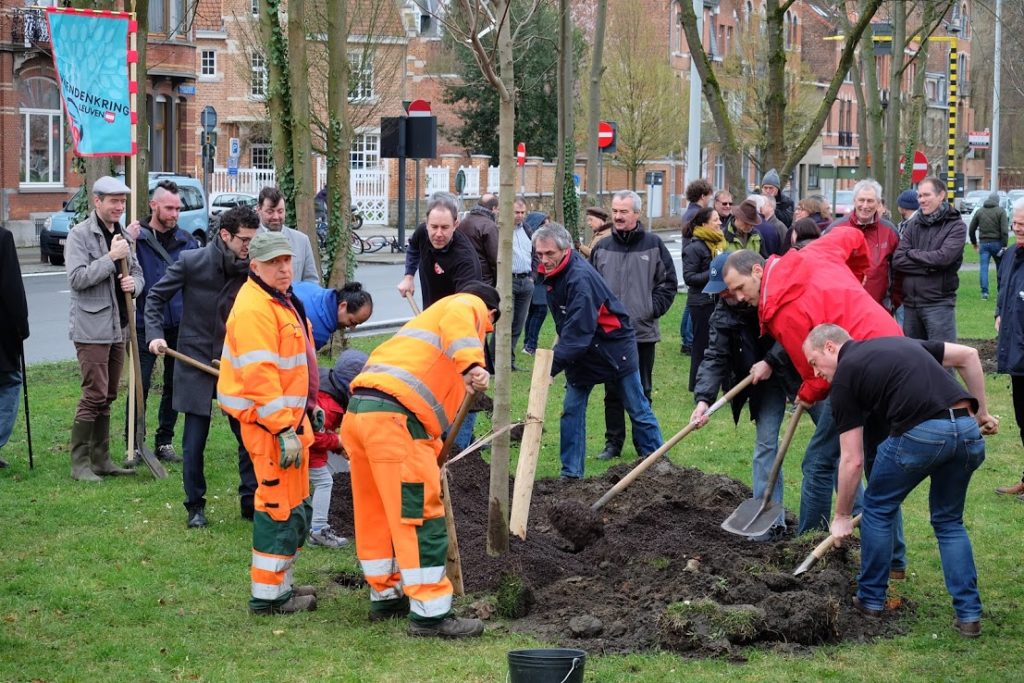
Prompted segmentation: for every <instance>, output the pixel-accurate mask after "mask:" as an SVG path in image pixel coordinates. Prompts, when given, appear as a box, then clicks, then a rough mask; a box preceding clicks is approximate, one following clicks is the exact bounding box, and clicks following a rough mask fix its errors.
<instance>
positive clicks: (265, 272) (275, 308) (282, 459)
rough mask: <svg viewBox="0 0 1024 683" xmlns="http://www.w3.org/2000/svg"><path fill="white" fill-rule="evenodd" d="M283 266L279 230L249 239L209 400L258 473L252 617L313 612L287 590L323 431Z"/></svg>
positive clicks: (308, 342) (285, 258)
mask: <svg viewBox="0 0 1024 683" xmlns="http://www.w3.org/2000/svg"><path fill="white" fill-rule="evenodd" d="M291 260H292V249H291V246H290V244H289V243H288V240H287V239H286V238H285V237H284V236H283V235H282V234H281V233H276V232H267V233H264V234H260V235H257V236H256V237H254V238H253V240H252V243H251V244H250V245H249V261H250V269H251V270H250V273H249V279H248V280H246V282H245V284H244V285H242V288H241V290H239V292H238V297H237V298H236V299H235V304H234V307H233V308H232V309H231V314H230V315H229V316H228V320H227V333H226V335H225V337H224V351H223V353H222V354H221V359H220V378H219V379H218V381H217V401H218V402H219V403H220V407H221V408H222V409H223V410H224V411H225V412H227V413H228V414H229V415H231V416H233V417H235V418H236V419H237V420H238V421H239V422H240V423H241V428H242V441H243V442H244V443H245V447H246V448H247V449H248V450H249V457H250V458H252V463H253V469H254V470H255V472H256V480H257V488H256V497H255V515H254V517H253V527H252V568H251V572H250V573H251V577H252V599H251V600H250V601H249V609H250V611H252V613H254V614H289V613H292V612H301V611H305V610H312V609H316V595H315V591H313V589H312V587H311V586H305V587H303V586H299V587H296V588H295V589H294V590H293V588H292V567H293V566H294V564H295V558H296V557H297V556H298V552H299V549H300V548H301V547H302V544H303V541H304V540H305V538H306V534H307V533H308V532H309V524H310V518H311V516H312V506H311V505H310V502H309V446H310V444H311V443H313V430H314V429H319V428H321V427H322V426H323V410H322V409H320V408H318V407H316V405H317V404H316V394H317V391H318V389H319V386H318V385H319V374H318V372H317V369H316V352H315V350H314V347H313V331H312V328H311V327H310V325H309V321H308V320H307V319H306V315H305V311H304V310H303V308H302V304H301V303H300V302H299V300H298V298H297V297H292V296H291V282H292V265H291ZM307 415H308V417H307ZM318 422H319V425H318V424H317V423H318Z"/></svg>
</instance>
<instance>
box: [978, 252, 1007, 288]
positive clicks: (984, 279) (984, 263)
mask: <svg viewBox="0 0 1024 683" xmlns="http://www.w3.org/2000/svg"><path fill="white" fill-rule="evenodd" d="M1005 246H1006V245H1005V244H999V242H982V243H981V244H980V245H979V246H978V255H979V257H980V258H981V273H980V277H981V293H982V294H988V257H989V256H991V257H992V260H993V261H995V262H996V271H997V272H998V270H999V256H997V254H998V253H999V250H1000V249H1003V248H1004V247H1005ZM998 286H999V278H998V277H997V278H996V287H998Z"/></svg>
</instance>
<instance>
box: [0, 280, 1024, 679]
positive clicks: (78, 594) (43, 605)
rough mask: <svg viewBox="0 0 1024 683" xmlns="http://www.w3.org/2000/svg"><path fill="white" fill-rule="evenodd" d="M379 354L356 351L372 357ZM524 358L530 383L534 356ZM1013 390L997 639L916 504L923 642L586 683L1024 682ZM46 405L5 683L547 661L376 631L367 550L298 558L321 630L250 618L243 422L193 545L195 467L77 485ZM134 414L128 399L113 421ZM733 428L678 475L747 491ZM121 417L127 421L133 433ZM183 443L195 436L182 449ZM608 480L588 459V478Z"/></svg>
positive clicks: (642, 668) (993, 524)
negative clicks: (184, 476)
mask: <svg viewBox="0 0 1024 683" xmlns="http://www.w3.org/2000/svg"><path fill="white" fill-rule="evenodd" d="M977 278H978V274H977V271H971V272H964V273H963V274H962V277H961V292H962V294H963V295H962V297H961V304H960V307H959V310H958V320H959V328H960V335H961V336H962V337H965V338H991V337H992V336H993V328H992V311H993V306H994V301H993V300H989V301H981V300H980V297H979V295H978V281H977ZM683 301H684V299H683V298H682V297H680V299H679V301H678V302H677V303H676V305H675V306H674V307H673V309H672V311H671V312H670V314H669V315H668V316H666V318H665V319H664V321H663V323H662V331H663V334H664V339H663V343H662V344H660V346H659V350H658V354H659V356H658V360H657V364H656V369H655V390H656V396H655V401H654V408H655V411H656V413H657V414H658V417H659V419H660V420H661V424H662V428H663V431H664V432H665V435H666V437H667V436H668V435H670V434H672V433H674V432H676V431H678V430H679V429H681V428H682V427H683V426H684V424H685V422H686V419H687V418H688V417H689V414H690V411H691V410H692V397H691V396H690V395H689V393H688V392H687V391H686V390H685V386H686V376H687V370H688V359H687V358H685V357H682V356H680V355H679V353H678V351H679V338H678V325H679V317H680V314H681V312H682V304H683ZM544 335H545V336H544V338H543V339H542V342H543V341H546V343H550V341H551V338H552V335H553V330H552V326H551V322H550V319H549V320H548V323H547V326H546V327H545V330H544ZM379 341H380V339H359V340H356V342H355V343H356V345H357V346H359V347H362V348H366V349H369V348H371V347H372V346H373V345H374V344H375V343H378V342H379ZM542 345H543V344H542ZM519 360H520V363H521V365H523V366H525V367H526V368H529V367H530V359H529V358H528V357H524V356H522V355H520V359H519ZM156 377H159V374H157V375H156ZM529 383H530V374H529V372H519V373H515V374H514V375H513V384H514V391H513V406H514V411H515V414H517V415H522V414H523V412H525V407H526V400H527V394H528V389H529ZM1008 386H1009V381H1008V378H1007V377H1005V376H990V377H989V378H988V391H989V399H990V403H991V410H992V412H993V413H994V414H996V415H1000V416H1002V431H1001V433H1000V434H999V435H997V436H995V437H991V438H989V439H988V440H987V443H988V458H987V462H986V463H985V465H984V466H983V467H982V468H981V469H980V470H979V471H978V472H977V473H976V475H975V476H974V479H973V482H972V485H971V490H970V493H969V500H968V506H967V511H966V515H965V517H966V522H967V524H968V527H969V529H970V532H971V536H972V540H973V542H974V551H975V557H976V561H977V564H978V572H979V581H980V587H981V592H982V599H983V601H984V604H985V612H984V620H983V624H984V633H983V635H982V637H981V638H980V639H977V640H973V641H968V640H965V639H962V638H960V637H959V636H957V635H956V634H955V633H954V632H953V630H952V629H951V628H950V624H951V621H952V611H951V607H950V605H949V597H948V595H947V594H946V592H945V588H944V585H943V581H942V574H941V571H940V566H939V559H938V553H937V550H936V543H935V540H934V537H933V536H932V533H931V527H930V526H929V525H928V521H927V491H926V490H918V491H916V492H915V493H914V494H913V495H912V497H911V498H910V499H909V501H908V503H907V505H906V507H905V512H904V515H905V520H906V534H907V541H908V546H909V552H908V556H909V560H910V576H909V579H908V580H907V581H906V582H905V584H904V585H902V586H899V587H898V590H899V591H900V593H901V594H903V595H906V596H907V597H909V598H910V599H911V600H912V601H913V603H914V604H916V606H917V609H916V612H915V613H913V614H911V615H908V616H907V623H908V624H909V627H910V631H909V633H908V634H907V635H905V636H901V637H899V638H895V639H892V640H884V641H879V642H876V643H850V644H844V645H841V646H836V647H827V648H819V649H818V650H816V651H814V652H813V653H812V654H803V655H780V654H768V653H764V652H760V651H757V650H751V651H750V652H749V661H748V662H747V663H745V664H736V663H729V662H726V661H720V660H688V659H683V658H680V657H677V656H675V655H671V654H661V653H649V654H635V655H629V656H608V657H599V656H593V655H592V656H590V657H589V658H588V661H587V664H586V670H587V680H588V681H626V680H629V681H679V680H687V679H689V680H729V681H739V680H743V681H796V680H841V681H860V680H863V681H940V680H964V679H968V680H974V681H989V680H992V681H995V680H1000V681H1001V680H1013V679H1015V678H1016V676H1017V675H1019V673H1018V674H1014V673H1013V672H1014V671H1017V672H1020V671H1021V670H1024V647H1022V646H1024V615H1022V612H1021V610H1020V607H1021V604H1022V603H1024V571H1022V569H1021V567H1022V563H1021V561H1020V553H1021V547H1022V545H1021V542H1020V537H1019V536H1018V535H1017V534H1018V533H1019V532H1020V529H1021V528H1022V526H1024V504H1021V503H1020V502H1018V501H1016V500H1014V499H1012V498H1010V499H1006V498H1002V497H997V496H996V495H995V494H994V493H993V492H992V489H993V488H994V487H995V486H998V485H1002V484H1007V483H1011V482H1013V481H1016V480H1017V478H1018V477H1020V474H1021V468H1022V466H1024V457H1022V454H1021V447H1020V440H1019V437H1018V433H1017V429H1016V427H1015V425H1014V423H1013V411H1012V406H1011V399H1010V393H1009V388H1008ZM29 390H30V395H31V397H32V424H33V427H34V429H33V437H34V440H35V444H34V445H35V461H36V467H35V469H34V470H32V471H30V470H29V469H28V465H27V450H26V443H25V433H24V420H23V417H22V416H19V418H20V419H19V423H18V426H17V427H16V430H15V433H14V436H13V437H12V440H11V442H10V444H9V445H8V447H7V448H5V449H4V452H3V455H4V457H6V458H7V459H8V460H10V461H12V463H13V465H12V467H11V468H9V469H6V470H0V519H2V520H3V525H4V527H3V534H2V538H3V540H2V542H0V577H2V583H0V681H8V680H10V681H29V680H32V681H36V680H39V681H115V680H120V681H173V680H187V681H247V680H268V679H273V680H276V681H309V680H322V681H401V682H408V681H467V682H468V681H501V680H504V679H505V673H506V659H505V655H506V652H507V651H508V650H510V649H514V648H519V647H532V646H537V645H538V644H537V643H536V642H534V641H532V640H530V639H529V638H526V637H524V636H521V635H514V634H510V633H509V632H508V630H507V629H506V628H504V627H503V626H502V624H501V623H500V622H490V623H489V627H488V632H487V633H486V634H485V635H484V637H483V638H481V639H479V640H477V641H474V642H469V643H466V642H459V643H448V642H438V641H434V640H418V639H412V638H409V637H407V636H406V635H405V631H404V628H405V626H404V624H402V623H388V624H377V625H372V626H371V625H370V624H369V623H367V621H366V618H365V613H366V609H367V604H368V600H367V595H366V592H365V590H356V589H350V588H345V587H342V586H340V585H337V584H334V583H333V582H332V577H333V576H334V575H335V574H336V573H338V572H339V571H342V570H350V571H351V570H354V569H355V567H356V564H355V561H354V553H353V551H352V550H351V548H349V549H345V550H341V551H332V550H325V549H321V548H313V549H310V550H308V551H307V552H305V553H303V555H302V557H301V559H300V560H299V562H298V565H297V567H296V581H297V582H298V583H313V584H316V585H317V586H319V587H320V589H321V592H320V596H321V599H320V608H319V610H318V611H317V612H314V613H309V614H302V615H297V616H292V617H277V618H261V619H257V618H253V617H251V616H249V615H248V613H247V612H246V610H245V604H246V600H247V597H248V588H249V582H248V564H249V556H250V527H249V525H248V524H247V523H245V522H243V521H242V520H241V519H240V518H239V516H238V505H237V500H236V495H235V487H236V486H237V472H236V469H235V464H234V463H235V457H236V456H235V451H234V447H233V445H234V441H233V439H232V437H231V434H230V432H229V430H228V428H227V424H226V421H224V420H223V419H216V420H215V421H214V428H213V429H212V431H211V435H210V443H209V445H208V448H207V476H208V485H209V491H208V500H209V502H208V508H207V516H208V517H209V520H210V527H209V528H207V529H205V530H199V531H190V530H186V528H185V511H184V508H183V507H182V505H181V500H182V490H181V477H180V466H171V467H169V468H168V469H169V470H170V477H168V478H167V479H166V480H163V481H157V480H154V479H153V478H152V477H150V476H149V474H148V473H144V472H140V473H139V475H138V476H135V477H131V478H122V479H115V480H108V481H106V482H104V483H102V484H99V485H88V484H85V483H78V482H74V481H72V480H71V479H70V478H69V476H68V473H69V458H68V454H67V453H68V440H69V430H70V425H71V420H72V415H73V412H74V406H75V402H76V400H77V397H78V374H77V368H76V366H75V364H74V363H59V364H48V365H38V366H33V367H32V368H30V370H29ZM562 394H563V389H562V387H561V382H556V383H555V385H554V386H553V387H552V391H551V396H550V398H549V404H548V411H547V415H548V423H549V428H548V429H547V431H546V432H545V435H544V445H543V451H542V455H541V463H540V466H539V468H538V476H541V477H550V476H556V475H557V473H558V445H557V444H558V429H557V416H558V413H559V406H560V404H561V399H562ZM601 397H602V394H601V391H600V390H597V391H595V392H594V396H593V400H592V401H591V409H590V414H589V416H588V428H589V429H588V446H587V451H588V453H590V454H596V453H597V452H598V451H599V450H600V449H601V446H602V445H603V443H602V441H603V438H602V432H603V429H602V427H603V415H602V412H601V403H602V402H601ZM123 409H124V408H123V398H122V399H121V400H119V401H118V403H117V404H116V405H115V409H114V414H115V416H120V415H123ZM727 412H728V411H723V412H722V413H720V414H719V415H718V416H717V417H715V418H713V419H712V421H711V424H710V425H709V426H708V427H707V428H706V429H704V430H701V431H700V432H697V433H696V434H694V435H692V436H690V437H688V438H687V439H686V440H684V441H683V442H682V443H681V444H679V446H677V447H676V449H675V450H674V452H673V453H672V455H671V457H672V460H673V461H674V462H676V463H677V464H679V465H688V466H695V467H700V468H702V469H704V470H706V471H712V472H723V473H726V474H728V475H730V476H733V477H736V478H738V479H740V480H743V481H749V477H750V472H749V470H750V454H751V451H752V444H753V434H754V430H753V425H752V424H751V423H750V422H749V421H746V420H745V419H744V420H742V421H741V422H740V424H739V425H736V426H734V425H733V424H732V423H731V420H730V419H729V418H728V416H727ZM151 413H155V411H151ZM151 418H155V415H151ZM121 419H122V418H119V417H116V418H115V426H114V433H115V434H117V433H119V430H120V428H121V427H120V423H121ZM151 422H154V424H153V427H155V421H154V420H152V419H151ZM485 422H486V421H485V420H481V425H480V426H481V427H486V423H485ZM180 427H181V421H179V434H178V438H179V439H180ZM811 429H812V426H811V423H810V421H805V423H804V424H802V425H801V427H800V429H799V431H798V433H797V439H796V442H795V443H794V446H793V448H792V449H791V450H790V453H791V455H790V457H789V459H788V461H787V462H786V466H785V470H784V480H785V486H786V494H785V495H786V503H787V507H788V508H789V509H795V507H796V505H797V504H798V502H799V492H800V491H799V485H800V457H799V455H798V454H800V453H802V450H803V447H804V446H805V445H806V442H807V439H808V438H809V436H810V434H811ZM627 455H631V454H627ZM606 467H607V465H606V464H604V463H600V462H598V461H596V460H593V459H592V458H591V459H588V461H587V471H588V473H589V474H593V473H596V472H602V471H604V469H606ZM513 470H514V465H513ZM453 476H458V469H457V465H456V466H455V468H453ZM465 571H466V572H467V573H469V572H472V571H473V568H472V567H466V568H465ZM470 599H471V598H470Z"/></svg>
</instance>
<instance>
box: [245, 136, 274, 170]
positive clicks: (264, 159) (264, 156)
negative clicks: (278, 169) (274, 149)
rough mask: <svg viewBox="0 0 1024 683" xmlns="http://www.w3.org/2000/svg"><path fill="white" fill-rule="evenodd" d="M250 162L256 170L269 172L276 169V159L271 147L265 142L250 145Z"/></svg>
mask: <svg viewBox="0 0 1024 683" xmlns="http://www.w3.org/2000/svg"><path fill="white" fill-rule="evenodd" d="M249 161H250V162H251V165H252V167H253V168H255V169H259V170H263V171H267V170H270V169H272V168H274V157H273V155H272V154H271V153H270V145H268V144H267V143H265V142H254V143H252V144H251V145H249Z"/></svg>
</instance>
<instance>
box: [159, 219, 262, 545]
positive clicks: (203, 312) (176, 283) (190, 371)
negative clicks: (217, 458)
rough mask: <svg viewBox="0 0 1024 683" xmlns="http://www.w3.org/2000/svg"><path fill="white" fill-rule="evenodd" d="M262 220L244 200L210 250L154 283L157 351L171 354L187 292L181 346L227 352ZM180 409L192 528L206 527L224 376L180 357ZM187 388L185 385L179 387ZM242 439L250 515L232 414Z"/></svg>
mask: <svg viewBox="0 0 1024 683" xmlns="http://www.w3.org/2000/svg"><path fill="white" fill-rule="evenodd" d="M259 226H260V219H259V216H258V215H257V214H256V212H255V211H254V210H253V209H252V208H250V207H247V206H239V207H236V208H234V209H231V210H229V211H226V212H225V213H224V214H223V215H221V219H220V231H219V232H218V237H216V238H214V239H211V240H210V242H209V243H208V244H207V245H206V246H205V247H203V248H202V249H193V250H191V251H186V252H183V253H182V254H181V258H179V259H178V260H177V261H175V262H174V263H173V264H172V265H171V266H169V267H168V268H167V273H166V274H165V275H164V277H163V278H162V279H161V280H160V282H158V283H156V284H155V285H153V288H152V289H151V290H149V298H147V299H146V338H147V339H148V340H149V350H150V352H151V353H154V354H158V355H163V352H164V349H166V348H167V341H166V340H165V339H164V338H163V309H164V304H165V303H166V302H168V301H170V300H171V299H172V298H173V297H174V295H175V294H177V293H178V292H179V291H180V292H181V300H182V313H181V323H180V327H179V328H178V348H177V349H175V350H176V351H178V352H180V353H183V354H185V355H186V356H189V357H191V358H194V359H196V360H198V361H200V362H202V363H209V362H210V361H211V359H214V358H220V355H221V351H222V347H223V345H224V329H225V320H226V318H227V313H228V311H230V310H231V303H233V301H234V297H235V295H236V294H237V293H238V290H239V289H240V288H241V286H242V285H243V284H244V283H245V280H246V277H247V274H248V272H249V242H251V241H252V238H253V237H255V236H256V234H257V231H258V229H259ZM174 387H175V391H174V396H173V399H172V406H173V408H174V410H176V411H177V412H179V413H184V414H185V428H184V431H183V433H182V439H181V446H182V455H183V457H184V464H183V465H182V477H181V478H182V483H183V484H184V487H185V510H186V511H187V513H188V516H187V519H188V527H189V528H190V529H194V528H201V527H205V526H206V510H205V509H206V498H205V496H206V477H205V475H204V474H203V454H204V451H205V449H206V438H207V436H208V435H209V433H210V413H211V410H210V409H211V403H212V401H213V397H214V392H215V391H216V389H217V379H216V378H215V377H213V376H212V375H208V374H207V373H205V372H203V371H202V370H198V369H196V368H194V367H192V366H191V365H188V364H187V363H175V364H174ZM179 389H180V390H179ZM228 421H229V423H230V424H231V431H233V432H234V434H235V438H236V439H237V440H238V474H239V478H240V479H241V483H240V485H239V487H238V494H239V497H240V498H241V501H240V504H241V513H242V517H243V518H245V519H248V520H251V519H252V517H253V496H254V495H255V493H256V475H255V474H254V473H253V467H252V461H251V460H250V459H249V453H248V451H246V450H245V447H244V446H243V445H242V438H241V431H240V427H239V424H238V421H237V420H235V419H234V418H231V417H229V418H228Z"/></svg>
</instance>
